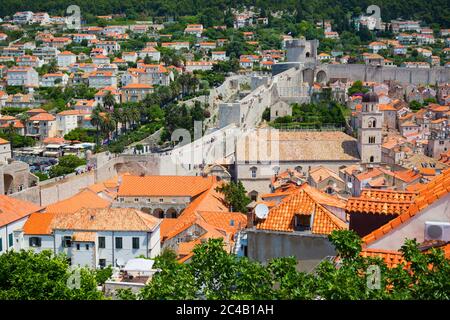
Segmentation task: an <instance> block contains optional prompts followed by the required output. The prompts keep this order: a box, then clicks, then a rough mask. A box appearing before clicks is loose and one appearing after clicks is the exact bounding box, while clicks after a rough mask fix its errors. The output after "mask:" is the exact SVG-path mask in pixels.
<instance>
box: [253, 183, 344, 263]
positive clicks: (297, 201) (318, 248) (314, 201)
mask: <svg viewBox="0 0 450 320" xmlns="http://www.w3.org/2000/svg"><path fill="white" fill-rule="evenodd" d="M266 196H267V195H266ZM345 202H346V201H345V200H341V199H338V198H336V197H334V196H331V195H328V194H326V193H323V192H321V191H319V190H317V189H315V188H313V187H310V186H309V185H307V184H304V185H302V186H301V187H299V188H298V189H297V190H296V191H294V192H292V193H290V194H289V195H287V196H285V197H284V198H283V199H282V200H281V201H280V202H279V203H278V204H276V205H275V206H274V207H272V208H270V210H269V211H268V213H267V215H266V217H262V216H260V217H258V216H257V215H256V213H255V212H254V210H255V209H253V210H252V211H251V213H250V217H249V218H248V219H249V220H250V221H249V225H250V228H249V229H247V230H246V237H247V252H248V257H249V258H251V259H255V260H258V261H261V262H266V261H268V260H270V259H272V258H275V257H285V256H295V257H296V258H297V260H298V268H299V269H300V270H301V271H311V270H312V269H313V268H314V267H315V266H316V265H317V264H318V263H319V262H320V261H321V260H323V259H324V258H325V257H326V256H334V255H335V251H334V247H333V245H332V244H331V243H330V242H329V240H328V238H327V235H329V234H330V233H331V232H332V231H333V230H345V229H348V224H347V222H346V216H345V211H344V208H345ZM256 208H258V206H256ZM256 210H258V209H256ZM252 225H254V226H255V227H252ZM280 243H281V244H282V245H280ZM262 244H263V245H262Z"/></svg>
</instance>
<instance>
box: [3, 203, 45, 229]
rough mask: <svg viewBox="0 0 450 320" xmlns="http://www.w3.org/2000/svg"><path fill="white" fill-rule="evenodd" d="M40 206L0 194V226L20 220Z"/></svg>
mask: <svg viewBox="0 0 450 320" xmlns="http://www.w3.org/2000/svg"><path fill="white" fill-rule="evenodd" d="M41 209H42V208H41V207H40V206H38V205H35V204H34V203H31V202H28V201H24V200H19V199H16V198H12V197H9V196H6V195H0V227H3V226H5V225H7V224H10V223H11V222H14V221H17V220H20V219H22V218H24V217H26V216H28V215H30V214H32V213H34V212H37V211H39V210H41Z"/></svg>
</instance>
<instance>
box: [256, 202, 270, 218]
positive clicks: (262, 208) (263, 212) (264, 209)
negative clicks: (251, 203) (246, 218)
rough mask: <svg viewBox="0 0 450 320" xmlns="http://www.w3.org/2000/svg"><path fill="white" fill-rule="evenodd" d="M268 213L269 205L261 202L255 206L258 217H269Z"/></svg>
mask: <svg viewBox="0 0 450 320" xmlns="http://www.w3.org/2000/svg"><path fill="white" fill-rule="evenodd" d="M268 213H269V207H268V206H266V205H265V204H263V203H260V204H258V205H257V206H256V207H255V214H256V217H257V218H258V219H265V218H267V214H268Z"/></svg>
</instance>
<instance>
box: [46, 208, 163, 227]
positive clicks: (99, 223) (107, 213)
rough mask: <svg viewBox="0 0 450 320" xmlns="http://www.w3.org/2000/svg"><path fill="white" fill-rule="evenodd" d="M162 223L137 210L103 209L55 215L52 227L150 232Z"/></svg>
mask: <svg viewBox="0 0 450 320" xmlns="http://www.w3.org/2000/svg"><path fill="white" fill-rule="evenodd" d="M160 222H161V220H160V219H158V218H155V217H154V216H152V215H149V214H147V213H144V212H142V211H140V210H137V209H132V208H103V209H81V210H79V211H77V212H75V213H70V214H65V213H62V214H61V213H60V214H55V216H54V218H53V220H52V222H51V226H50V227H51V228H52V229H60V230H83V231H145V232H149V231H151V230H154V229H155V228H156V227H157V226H158V225H159V224H160Z"/></svg>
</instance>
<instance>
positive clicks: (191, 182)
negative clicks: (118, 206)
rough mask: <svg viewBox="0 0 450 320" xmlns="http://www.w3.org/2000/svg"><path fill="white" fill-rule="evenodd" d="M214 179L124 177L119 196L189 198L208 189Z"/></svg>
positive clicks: (196, 177) (198, 177) (199, 177)
mask: <svg viewBox="0 0 450 320" xmlns="http://www.w3.org/2000/svg"><path fill="white" fill-rule="evenodd" d="M214 181H215V177H202V176H145V177H139V176H124V177H123V178H122V183H121V184H120V186H119V193H118V195H119V196H125V197H126V196H190V197H194V196H196V195H198V194H200V193H202V192H203V191H205V190H207V189H209V188H210V187H211V186H212V184H213V182H214Z"/></svg>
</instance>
